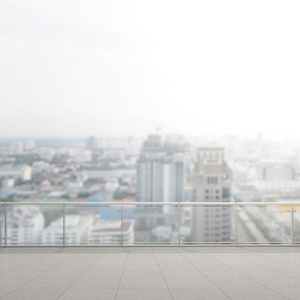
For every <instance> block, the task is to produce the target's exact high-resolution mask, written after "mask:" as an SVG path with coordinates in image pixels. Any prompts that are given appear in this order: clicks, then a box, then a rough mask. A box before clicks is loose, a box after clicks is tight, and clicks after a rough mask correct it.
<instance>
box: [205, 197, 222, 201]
mask: <svg viewBox="0 0 300 300" xmlns="http://www.w3.org/2000/svg"><path fill="white" fill-rule="evenodd" d="M208 199H212V200H213V199H216V200H217V199H220V197H219V196H216V197H215V198H214V196H211V197H210V198H209V196H205V200H208Z"/></svg>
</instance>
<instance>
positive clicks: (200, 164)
mask: <svg viewBox="0 0 300 300" xmlns="http://www.w3.org/2000/svg"><path fill="white" fill-rule="evenodd" d="M194 172H195V173H194V178H193V187H194V190H195V201H196V202H229V201H230V199H231V197H230V195H231V187H230V185H231V171H230V169H229V167H228V166H227V163H226V161H225V159H224V149H223V148H219V147H218V148H215V147H205V148H199V149H198V152H197V161H196V165H195V171H194ZM231 210H232V208H231V207H227V206H205V205H203V206H194V208H193V215H192V239H191V242H201V243H226V242H231V241H232V239H231V220H232V216H231Z"/></svg>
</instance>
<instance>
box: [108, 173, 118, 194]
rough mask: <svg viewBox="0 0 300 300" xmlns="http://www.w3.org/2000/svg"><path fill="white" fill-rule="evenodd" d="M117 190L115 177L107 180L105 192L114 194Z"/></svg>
mask: <svg viewBox="0 0 300 300" xmlns="http://www.w3.org/2000/svg"><path fill="white" fill-rule="evenodd" d="M118 188H119V181H118V178H116V177H111V178H107V181H106V184H105V190H106V191H109V192H114V191H115V190H117V189H118Z"/></svg>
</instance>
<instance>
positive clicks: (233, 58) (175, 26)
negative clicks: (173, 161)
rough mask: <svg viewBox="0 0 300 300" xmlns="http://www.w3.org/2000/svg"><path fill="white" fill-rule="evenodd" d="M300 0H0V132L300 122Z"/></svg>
mask: <svg viewBox="0 0 300 300" xmlns="http://www.w3.org/2000/svg"><path fill="white" fill-rule="evenodd" d="M299 16H300V1H299V0H297V1H288V0H282V1H276V0H272V1H264V0H259V1H256V0H254V1H253V0H252V1H243V0H238V1H230V0H229V1H224V0H222V1H214V0H210V1H174V0H172V1H164V0H159V1H153V0H152V1H141V0H137V1H125V0H120V1H112V0H105V1H104V0H103V1H101V0H88V1H83V0H82V1H78V0H52V1H49V0H43V1H40V0H39V1H33V0H1V2H0V105H1V118H0V136H2V137H4V136H6V137H10V136H49V137H50V136H57V137H59V136H64V137H65V136H70V137H71V136H72V137H74V136H81V137H82V136H88V135H91V134H93V135H96V136H99V137H100V136H123V135H124V136H127V135H138V136H142V135H146V134H148V133H149V132H150V131H154V129H153V128H154V125H153V123H152V118H151V115H150V113H149V109H148V107H147V105H148V106H150V107H151V109H152V111H153V115H154V118H155V121H156V123H157V124H162V127H163V130H164V132H166V133H169V132H177V133H181V134H183V135H189V136H197V135H202V134H223V133H237V134H242V135H249V134H256V133H258V132H260V133H262V134H264V135H273V136H274V135H290V136H295V135H297V134H298V131H299V127H300V126H299V125H298V124H299V116H300V113H299V105H298V103H299V101H300V17H299Z"/></svg>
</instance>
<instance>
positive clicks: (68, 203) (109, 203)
mask: <svg viewBox="0 0 300 300" xmlns="http://www.w3.org/2000/svg"><path fill="white" fill-rule="evenodd" d="M5 204H6V205H62V204H65V205H105V206H107V205H175V206H178V205H229V206H235V205H238V206H242V205H254V206H256V205H262V206H264V205H297V204H298V205H300V202H294V201H293V202H235V201H230V202H229V201H228V202H180V203H179V202H122V201H118V202H117V201H106V202H96V201H95V202H70V201H62V202H25V201H24V202H5V201H4V202H0V205H5Z"/></svg>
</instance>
